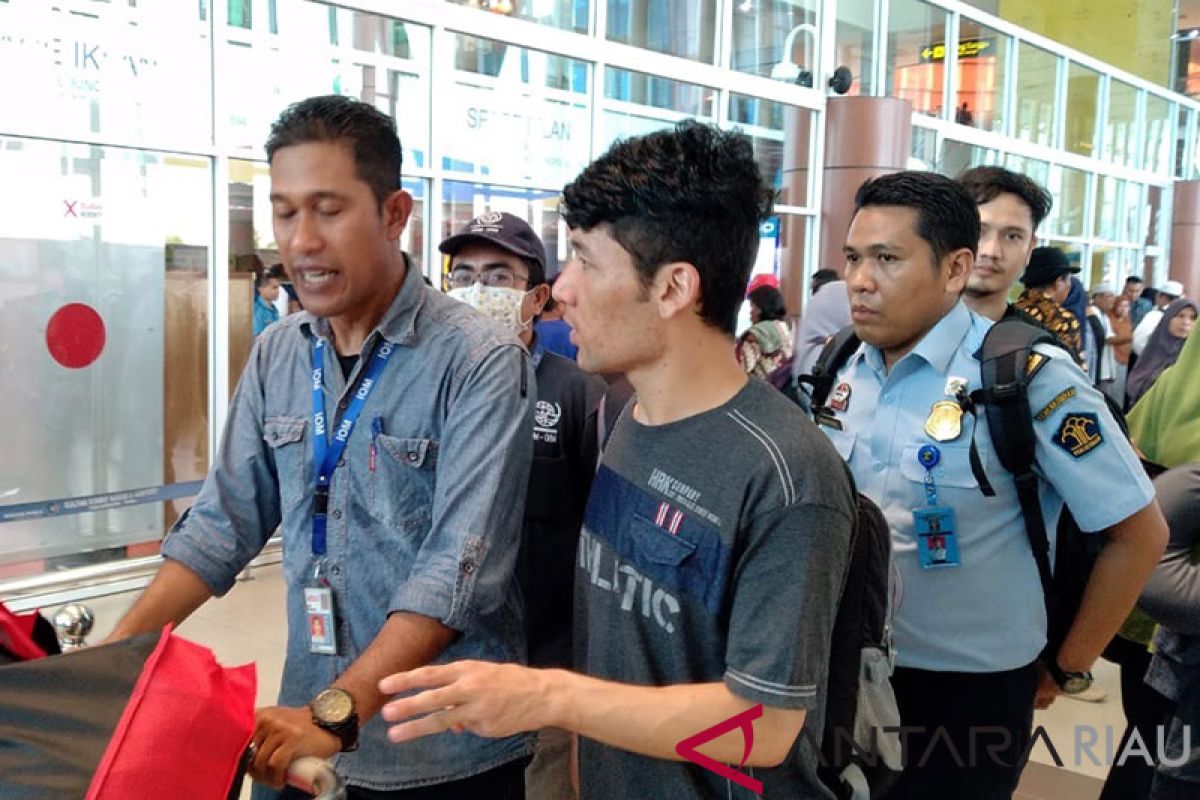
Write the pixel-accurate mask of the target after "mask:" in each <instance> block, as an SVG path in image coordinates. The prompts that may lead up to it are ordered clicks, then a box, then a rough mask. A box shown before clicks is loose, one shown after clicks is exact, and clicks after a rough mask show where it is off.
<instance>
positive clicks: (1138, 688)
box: [1100, 636, 1175, 800]
mask: <svg viewBox="0 0 1200 800" xmlns="http://www.w3.org/2000/svg"><path fill="white" fill-rule="evenodd" d="M1104 652H1105V655H1108V656H1112V660H1114V661H1116V662H1117V663H1118V664H1120V665H1121V709H1122V710H1123V711H1124V712H1125V720H1126V727H1125V733H1124V734H1123V735H1122V736H1121V743H1120V745H1118V746H1117V750H1116V752H1117V753H1124V752H1125V745H1126V743H1127V742H1128V741H1129V739H1130V737H1131V736H1133V734H1134V731H1136V732H1137V733H1138V734H1139V735H1140V736H1141V739H1142V741H1143V742H1145V743H1146V745H1147V746H1148V747H1149V748H1150V752H1152V753H1155V754H1156V755H1157V749H1156V744H1155V743H1156V742H1157V741H1158V727H1159V726H1160V725H1165V724H1166V722H1167V720H1168V719H1169V718H1170V716H1171V712H1172V710H1174V707H1175V704H1174V703H1172V702H1171V701H1170V700H1168V699H1167V698H1165V697H1163V696H1162V695H1161V694H1159V693H1158V692H1156V691H1155V690H1154V689H1151V688H1150V687H1149V686H1147V685H1146V681H1145V680H1144V678H1145V677H1146V670H1147V669H1149V668H1150V658H1151V656H1150V651H1148V650H1147V649H1146V647H1145V645H1140V644H1137V643H1136V642H1131V641H1129V640H1127V639H1122V638H1121V637H1119V636H1118V637H1117V638H1115V639H1113V642H1112V644H1111V645H1109V647H1108V649H1107V650H1105V651H1104ZM1153 782H1154V765H1153V764H1147V763H1146V762H1145V760H1143V759H1142V758H1140V757H1136V756H1135V757H1132V758H1128V759H1126V760H1125V763H1124V764H1113V765H1112V767H1111V768H1110V769H1109V770H1108V779H1107V780H1105V781H1104V790H1103V791H1102V792H1101V793H1100V800H1140V799H1141V798H1146V797H1149V796H1150V784H1151V783H1153Z"/></svg>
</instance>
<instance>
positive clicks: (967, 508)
mask: <svg viewBox="0 0 1200 800" xmlns="http://www.w3.org/2000/svg"><path fill="white" fill-rule="evenodd" d="M991 325H992V322H991V321H990V320H988V319H985V318H983V317H980V316H978V315H976V314H974V313H972V312H971V311H969V310H968V309H967V307H966V306H965V305H963V304H962V303H961V302H960V303H959V304H958V305H956V306H955V307H954V308H953V310H951V311H950V313H948V314H947V315H946V316H945V317H943V318H942V319H941V320H940V321H939V322H938V323H937V325H935V326H934V327H933V329H932V330H930V331H929V333H927V334H926V335H925V337H924V338H923V339H922V340H921V341H920V342H919V343H918V344H917V346H916V347H914V348H913V350H912V351H910V352H909V353H908V354H906V355H905V356H904V357H903V358H902V359H900V361H899V362H897V363H896V364H895V365H894V366H893V367H892V369H891V371H890V372H889V371H888V370H886V369H885V367H884V361H883V354H882V353H881V352H880V351H879V350H878V349H877V348H875V347H872V346H870V345H867V344H864V345H862V346H861V347H860V348H859V349H858V351H857V352H856V353H855V354H854V355H853V356H852V357H851V358H850V360H849V362H848V363H847V365H846V366H845V368H844V369H843V370H842V371H841V373H839V375H838V379H837V381H836V382H835V385H838V384H846V385H847V386H849V388H850V396H849V400H848V402H847V405H846V408H845V410H844V411H839V412H836V413H835V416H836V417H837V418H838V419H839V421H840V422H841V424H842V430H840V431H838V430H835V429H834V428H832V427H830V426H827V425H822V426H820V427H821V430H823V431H825V433H826V434H827V435H828V436H829V438H830V439H831V440H832V441H833V443H834V446H835V447H836V448H837V450H838V453H839V454H841V456H842V458H844V459H846V460H847V462H848V463H849V464H850V469H851V471H852V472H853V473H854V479H855V481H856V482H857V484H858V490H859V491H860V492H862V493H863V494H865V495H867V496H868V497H870V498H871V499H872V500H874V501H875V502H876V503H878V504H879V507H880V508H881V509H882V510H883V513H884V515H885V516H886V517H887V520H888V526H889V527H890V528H891V531H892V544H893V547H894V551H895V559H896V565H897V567H898V569H899V573H900V578H901V589H900V600H899V604H898V606H897V608H896V620H895V625H896V630H895V645H896V649H897V651H898V653H897V659H898V663H899V664H900V665H901V666H905V667H914V668H918V669H926V670H938V671H954V672H999V671H1002V670H1009V669H1016V668H1018V667H1021V666H1024V665H1026V664H1029V663H1030V662H1031V661H1033V660H1034V659H1035V658H1037V656H1038V654H1039V653H1040V652H1041V650H1042V648H1043V647H1044V646H1045V643H1046V614H1045V606H1044V602H1043V599H1042V587H1041V583H1040V581H1039V579H1038V572H1037V565H1036V563H1035V562H1034V558H1033V552H1032V551H1031V550H1030V547H1029V539H1028V537H1027V535H1026V533H1025V522H1024V519H1023V518H1022V516H1021V507H1020V504H1019V503H1018V501H1017V491H1016V486H1015V485H1014V484H1013V480H1012V475H1011V473H1009V472H1008V471H1007V470H1005V469H1004V467H1003V466H1002V465H1001V464H1000V461H999V458H998V456H997V455H996V452H995V450H994V449H993V447H992V440H991V436H989V434H988V428H987V421H986V416H985V415H984V413H983V411H982V410H980V412H979V416H978V424H976V421H975V419H974V418H972V416H971V415H965V416H964V417H963V420H962V433H961V435H959V436H958V438H956V439H954V440H953V441H948V442H937V441H935V440H934V439H933V438H931V437H930V436H929V435H928V434H927V433H925V420H926V418H927V417H928V416H929V411H930V408H931V407H932V405H933V404H934V403H935V402H937V401H939V400H947V399H950V398H949V397H948V395H947V392H946V388H947V386H946V384H947V379H948V378H950V377H957V378H962V379H965V380H966V382H967V391H974V390H975V389H978V388H980V385H981V378H980V364H979V361H978V360H977V358H976V355H977V354H978V352H979V348H980V347H981V346H982V344H983V337H984V334H985V333H987V330H988V328H990V327H991ZM1037 352H1039V353H1042V354H1043V355H1046V356H1048V357H1049V358H1048V360H1047V361H1046V362H1045V363H1044V365H1043V366H1042V367H1041V368H1040V369H1039V370H1038V371H1037V372H1036V373H1035V374H1034V376H1033V377H1032V379H1031V382H1030V386H1029V398H1030V400H1029V404H1030V408H1031V410H1032V413H1033V414H1034V415H1035V416H1040V417H1042V418H1041V419H1039V420H1035V421H1034V423H1033V426H1034V435H1035V437H1036V448H1035V459H1036V466H1035V468H1034V469H1035V472H1036V473H1037V474H1038V477H1039V478H1040V479H1041V480H1040V481H1039V492H1040V496H1041V503H1042V513H1043V515H1044V517H1045V521H1046V530H1047V532H1048V534H1049V536H1050V542H1051V547H1052V548H1053V546H1054V542H1055V529H1056V528H1057V525H1058V518H1059V515H1060V513H1061V511H1062V506H1063V502H1064V501H1065V502H1066V504H1067V506H1068V507H1069V508H1070V509H1071V512H1072V513H1073V514H1074V515H1075V519H1076V521H1077V522H1078V524H1079V527H1080V528H1081V529H1082V530H1085V531H1101V530H1103V529H1105V528H1108V527H1110V526H1112V525H1114V524H1116V523H1118V522H1120V521H1121V520H1123V519H1125V518H1126V517H1129V516H1130V515H1132V514H1134V513H1135V512H1137V511H1139V510H1141V509H1142V508H1144V507H1145V506H1146V505H1148V504H1149V503H1150V501H1151V500H1152V499H1153V497H1154V490H1153V488H1152V487H1151V485H1150V481H1149V479H1148V478H1147V477H1146V475H1145V473H1144V472H1143V470H1142V467H1141V464H1140V462H1139V461H1138V458H1137V456H1136V454H1135V453H1134V451H1133V449H1132V447H1130V445H1129V443H1128V441H1127V440H1126V439H1125V437H1124V435H1123V434H1122V432H1121V429H1120V427H1119V426H1118V425H1117V422H1116V421H1115V420H1114V419H1113V417H1112V415H1111V414H1110V412H1109V411H1108V407H1107V406H1106V405H1105V403H1104V399H1103V397H1102V396H1101V394H1100V393H1099V392H1098V391H1096V390H1095V389H1094V388H1093V387H1092V386H1091V384H1090V381H1089V380H1088V378H1087V376H1086V375H1085V374H1084V373H1083V371H1082V370H1080V369H1079V367H1078V366H1077V365H1076V364H1075V363H1074V362H1073V361H1072V360H1071V358H1070V356H1069V355H1067V354H1066V353H1065V352H1063V351H1062V350H1060V349H1058V348H1056V347H1052V346H1048V347H1044V348H1043V347H1042V346H1040V345H1039V346H1038V348H1037ZM1072 390H1073V392H1072ZM1052 406H1053V407H1052ZM1051 407H1052V408H1051ZM1039 412H1044V413H1039ZM1081 422H1082V423H1083V424H1082V425H1081ZM973 430H974V434H975V441H976V445H977V447H978V450H979V456H980V459H981V460H982V462H983V468H984V471H985V474H986V475H987V478H988V480H989V481H990V483H991V484H992V487H993V488H994V489H995V490H996V496H995V497H985V496H984V495H983V493H982V492H981V491H980V489H979V485H978V483H977V482H976V480H975V476H974V475H973V474H972V472H971V466H970V461H969V452H970V445H971V435H972V432H973ZM1097 439H1098V441H1097ZM923 445H935V446H936V447H937V448H938V449H939V450H940V451H941V461H940V463H939V464H938V466H936V467H935V468H934V470H933V476H934V481H935V483H936V487H937V499H938V503H939V504H940V505H943V506H950V507H952V508H953V509H954V510H955V513H956V517H957V534H958V544H959V557H960V559H961V562H962V565H961V566H959V567H956V568H939V569H922V567H921V565H920V561H919V559H918V555H917V543H916V538H915V536H914V534H913V515H912V512H913V509H916V508H920V507H922V506H925V505H927V500H926V497H925V491H924V479H925V469H924V467H922V466H921V465H920V463H919V462H918V461H917V451H918V449H920V448H921V447H922V446H923Z"/></svg>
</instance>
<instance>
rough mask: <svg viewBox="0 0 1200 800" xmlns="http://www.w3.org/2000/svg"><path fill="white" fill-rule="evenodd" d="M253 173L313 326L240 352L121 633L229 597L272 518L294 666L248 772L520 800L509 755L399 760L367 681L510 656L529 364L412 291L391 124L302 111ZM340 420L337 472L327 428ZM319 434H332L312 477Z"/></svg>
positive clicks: (330, 107) (464, 316)
mask: <svg viewBox="0 0 1200 800" xmlns="http://www.w3.org/2000/svg"><path fill="white" fill-rule="evenodd" d="M267 154H268V158H269V160H270V165H271V203H272V208H273V217H274V229H275V238H276V240H277V241H278V243H279V248H280V253H281V255H282V257H283V261H284V263H285V265H286V267H287V271H288V274H289V276H290V277H291V279H292V281H293V282H294V284H295V286H296V289H297V291H298V292H299V295H300V300H301V302H302V303H303V305H304V308H305V309H306V311H305V312H303V313H299V314H294V315H291V316H289V317H287V318H285V319H284V320H283V321H281V322H280V323H279V324H277V325H275V326H273V327H272V328H271V329H270V330H268V331H267V332H266V333H264V334H263V336H262V337H260V338H259V339H258V341H257V342H256V343H255V347H254V351H253V352H252V353H251V356H250V360H249V363H248V364H247V365H246V370H245V372H244V374H243V375H242V378H241V381H240V382H239V384H238V388H237V392H236V395H235V397H234V400H233V404H232V407H231V409H230V414H229V419H228V422H227V424H226V426H225V431H224V434H223V437H222V442H221V450H220V453H219V455H218V457H217V460H216V462H215V463H214V465H213V468H212V471H211V472H210V473H209V475H208V479H207V480H206V481H205V484H204V488H203V489H202V490H201V492H200V495H199V497H198V498H197V499H196V503H195V505H194V506H193V507H192V509H191V510H190V512H189V513H187V514H185V515H184V516H183V517H182V518H181V519H180V520H179V521H178V522H177V523H176V525H175V527H174V529H173V531H172V533H171V535H170V537H169V538H168V539H167V541H166V542H165V543H164V545H163V555H164V556H165V561H164V563H163V566H162V568H161V569H160V570H159V573H158V575H157V576H156V577H155V579H154V581H153V583H152V584H151V585H150V587H149V588H148V589H147V590H146V592H145V593H144V594H143V595H142V596H141V598H139V600H138V601H137V603H136V604H135V605H134V607H133V609H132V610H131V611H130V612H129V614H128V615H127V616H126V617H125V619H124V620H122V621H121V623H120V624H119V625H118V627H117V630H116V632H115V633H114V637H121V636H127V635H131V634H135V633H139V632H143V631H147V630H154V629H157V628H159V627H160V626H161V625H163V624H164V623H166V622H171V621H174V622H179V621H180V620H182V619H184V618H185V617H187V616H188V614H190V613H191V612H192V611H194V610H195V609H196V608H197V607H198V606H199V605H200V604H201V603H203V602H204V601H205V600H207V599H208V598H209V597H210V596H212V595H214V594H217V595H220V594H224V593H225V592H227V591H228V590H229V589H230V588H231V587H232V586H233V583H234V579H235V577H236V575H237V573H238V572H239V571H240V570H241V569H242V568H243V567H244V566H245V565H246V563H247V562H248V561H249V560H250V559H251V558H252V557H253V556H254V555H255V554H256V553H258V552H259V550H260V549H261V548H262V546H263V544H264V543H265V542H266V541H267V539H268V537H269V536H270V535H271V534H272V532H274V530H275V529H276V527H278V526H279V525H280V524H281V523H282V527H283V542H284V547H283V550H284V575H285V578H286V580H287V584H288V595H287V615H288V631H289V636H288V649H287V660H286V663H285V665H284V673H283V688H282V690H281V692H280V698H279V703H280V705H279V706H277V707H272V708H264V709H260V710H259V711H258V714H257V726H256V729H255V732H254V737H253V747H254V749H255V751H256V754H255V758H254V762H253V765H252V768H251V773H252V775H253V776H254V777H255V778H256V779H258V780H260V781H262V782H263V783H266V784H270V785H273V786H279V785H280V784H281V783H282V780H283V775H284V770H285V768H286V766H287V764H288V763H290V762H291V761H292V760H293V759H295V758H297V757H299V756H304V755H315V756H320V757H329V756H333V755H334V754H335V753H338V752H339V751H342V755H339V756H338V757H337V761H336V766H337V768H338V771H339V772H340V773H341V774H342V775H344V776H345V777H346V779H347V782H348V783H349V784H350V786H351V794H350V796H351V797H361V798H384V797H386V798H393V797H396V798H399V797H404V798H432V797H449V796H462V797H496V798H508V797H512V798H518V797H522V796H523V777H522V772H523V768H524V760H525V758H524V757H525V756H526V755H527V754H528V752H529V742H528V741H527V740H526V739H525V738H522V737H508V738H505V739H498V740H493V739H484V738H480V737H476V736H472V735H469V734H466V735H455V734H453V733H447V734H445V735H443V736H438V737H431V738H429V739H426V740H422V741H420V742H414V743H412V744H409V745H405V746H403V747H401V748H399V749H397V748H396V747H394V746H391V745H388V743H387V741H386V735H385V726H384V725H383V723H382V720H380V719H379V718H378V716H377V712H378V710H379V708H380V706H381V705H382V704H383V703H384V702H385V700H386V699H387V698H386V697H385V696H384V695H382V694H380V693H379V691H378V689H377V684H378V682H379V679H380V678H381V677H383V676H384V675H387V674H389V673H392V672H395V671H397V670H403V669H410V668H413V667H416V666H419V665H422V664H426V663H429V662H432V661H458V660H461V659H483V660H492V661H513V660H518V659H520V658H522V656H523V652H522V651H523V649H524V645H523V640H522V633H521V614H520V608H519V596H518V593H517V592H516V590H515V583H514V581H513V567H514V564H515V560H516V554H517V547H518V539H519V534H520V526H521V515H522V506H523V502H524V494H525V481H526V478H527V476H528V474H529V465H530V458H531V442H530V437H529V430H530V428H531V427H532V425H533V419H532V403H533V399H534V394H535V393H534V391H533V381H532V375H531V372H530V369H529V360H528V357H527V355H526V353H525V351H524V349H523V348H522V347H521V345H520V343H519V342H518V341H517V339H516V338H515V337H513V336H512V335H511V334H509V333H506V332H504V331H502V330H501V329H500V328H499V327H497V326H494V325H492V324H491V323H489V322H487V321H486V320H484V319H483V318H482V317H480V316H479V315H478V314H476V313H475V312H474V311H472V310H471V309H469V308H468V307H467V306H465V305H463V304H461V303H457V302H455V301H453V300H450V299H448V298H445V297H444V296H442V295H441V294H439V293H437V292H435V291H434V290H432V289H429V288H427V287H426V285H425V283H424V281H423V280H422V277H421V275H420V273H419V272H418V271H416V270H415V269H412V268H411V266H410V265H409V263H408V262H407V260H406V259H405V257H404V255H403V254H402V253H401V252H400V250H399V248H398V246H397V242H398V239H399V237H400V234H401V233H402V232H403V230H404V226H405V223H406V222H407V220H408V216H409V213H410V211H411V209H412V198H411V197H410V196H409V195H408V194H406V193H405V192H404V191H402V190H401V189H400V165H401V151H400V143H399V140H398V139H397V136H396V130H395V125H394V123H393V122H392V120H391V119H389V118H388V117H387V116H385V115H383V114H382V113H380V112H378V111H376V110H375V109H374V108H372V107H371V106H369V105H367V104H364V103H360V102H358V101H354V100H350V99H347V98H342V97H318V98H311V99H309V100H305V101H303V102H301V103H299V104H297V105H294V106H292V107H291V108H289V109H288V110H286V111H285V112H284V113H283V115H282V116H281V117H280V119H279V120H278V121H277V122H276V123H275V125H274V127H273V128H272V132H271V138H270V139H269V140H268V143H267ZM314 353H316V354H317V358H318V359H319V360H316V363H314V355H313V354H314ZM381 359H382V360H381ZM380 365H381V366H380ZM318 368H319V369H318ZM377 368H379V369H378V370H377ZM317 378H320V379H321V380H320V381H319V382H318V381H317V380H315V379H317ZM314 384H316V385H314ZM314 394H316V396H317V397H318V398H323V406H324V408H323V413H324V419H328V420H329V422H328V423H327V424H326V423H324V420H323V419H322V417H321V416H320V415H319V414H318V413H317V411H316V410H314V408H313V406H314V404H315V403H314V399H313V396H314ZM364 396H365V397H366V400H365V402H361V403H360V402H357V401H356V398H361V397H364ZM356 408H358V410H359V411H360V413H358V414H357V415H356V413H355V411H356ZM355 416H357V423H356V424H355V425H354V426H353V428H352V429H350V433H349V436H348V437H346V438H345V449H344V451H343V452H342V454H341V457H340V459H339V458H336V455H337V446H338V439H339V436H338V435H337V433H335V432H338V433H343V432H344V430H345V426H346V421H347V420H349V419H353V418H354V417H355ZM322 429H325V430H327V431H328V432H329V433H331V434H335V435H334V436H333V438H332V440H331V441H329V443H328V445H327V447H328V449H329V450H330V451H331V452H333V453H334V456H331V457H330V458H329V459H328V461H327V462H326V463H327V465H333V464H334V462H335V461H336V464H335V465H333V466H327V467H326V469H324V470H321V469H319V464H317V463H316V462H315V461H314V444H317V443H318V439H317V436H314V431H315V432H316V433H317V434H318V436H319V435H321V430H322ZM321 449H324V448H321ZM318 455H319V453H318ZM330 470H331V471H332V474H331V476H330V477H329V480H328V483H327V484H324V486H325V487H326V488H325V489H324V492H327V509H326V514H325V516H324V518H323V522H324V524H325V526H326V533H325V537H324V539H325V546H324V549H325V551H326V554H325V555H324V557H323V559H322V558H319V557H318V556H317V555H315V554H319V553H320V552H321V549H322V546H321V545H320V544H319V541H320V538H321V537H320V536H319V534H318V532H317V531H318V526H317V525H316V524H315V522H314V520H316V519H317V517H318V512H319V510H320V506H322V505H325V503H317V502H315V501H314V498H315V497H317V496H318V488H317V487H318V483H319V482H320V479H319V476H320V475H322V474H326V473H328V472H329V471H330ZM320 562H323V569H322V571H321V572H322V577H320V578H316V579H315V578H314V565H315V564H317V563H320ZM314 592H316V593H320V592H327V594H325V595H323V596H324V597H327V598H328V597H329V596H330V595H331V596H332V600H333V603H332V607H333V610H334V613H333V615H332V616H326V617H322V616H321V614H320V613H314V607H313V597H314V596H316V595H314V594H312V593H314ZM306 596H307V597H306ZM319 605H320V604H318V606H319ZM326 607H328V606H326ZM327 634H331V635H327ZM322 649H326V650H333V651H334V652H333V653H332V654H319V653H317V652H314V651H319V650H322ZM331 690H332V691H331ZM314 700H315V701H316V702H314ZM308 704H310V705H308ZM360 726H361V732H360V730H359V728H360ZM351 751H353V752H351ZM261 789H262V787H259V791H260V792H261ZM284 796H288V795H287V792H286V791H285V794H284Z"/></svg>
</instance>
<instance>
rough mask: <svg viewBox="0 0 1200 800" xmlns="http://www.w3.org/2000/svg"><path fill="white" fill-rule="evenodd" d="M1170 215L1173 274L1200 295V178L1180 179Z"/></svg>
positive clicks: (1191, 294)
mask: <svg viewBox="0 0 1200 800" xmlns="http://www.w3.org/2000/svg"><path fill="white" fill-rule="evenodd" d="M1173 209H1174V210H1173V212H1172V215H1171V267H1170V277H1171V278H1172V279H1173V280H1177V281H1179V282H1180V283H1182V284H1183V287H1184V289H1185V290H1186V291H1187V296H1188V297H1191V298H1193V299H1195V298H1197V297H1200V181H1178V182H1176V184H1175V203H1174V206H1173Z"/></svg>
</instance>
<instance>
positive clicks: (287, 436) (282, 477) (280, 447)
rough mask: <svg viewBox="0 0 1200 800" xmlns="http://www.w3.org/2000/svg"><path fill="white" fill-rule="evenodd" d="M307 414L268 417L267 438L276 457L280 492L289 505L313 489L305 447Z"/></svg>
mask: <svg viewBox="0 0 1200 800" xmlns="http://www.w3.org/2000/svg"><path fill="white" fill-rule="evenodd" d="M307 425H308V420H306V419H305V418H304V417H267V419H266V420H264V421H263V441H265V442H266V443H267V447H269V448H271V454H272V455H273V456H274V458H275V474H276V475H277V476H278V478H279V495H280V498H281V499H282V500H283V503H284V505H285V506H290V505H293V504H295V503H296V502H298V501H299V500H300V499H301V498H302V497H304V495H305V493H306V492H307V491H308V488H309V481H308V478H309V463H308V457H307V456H308V448H306V447H305V446H304V431H305V428H306V427H307Z"/></svg>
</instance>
